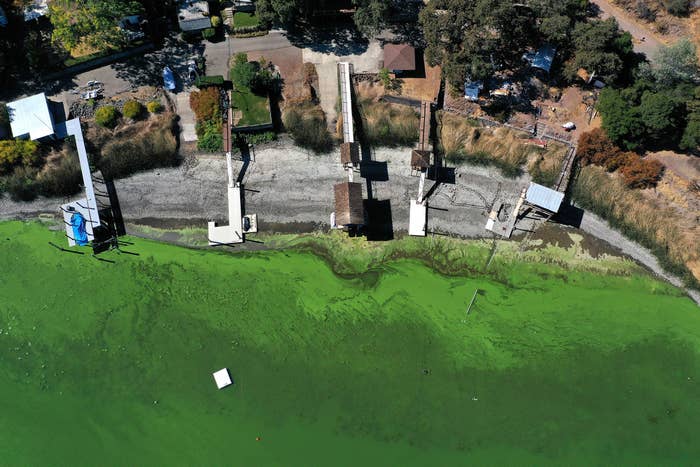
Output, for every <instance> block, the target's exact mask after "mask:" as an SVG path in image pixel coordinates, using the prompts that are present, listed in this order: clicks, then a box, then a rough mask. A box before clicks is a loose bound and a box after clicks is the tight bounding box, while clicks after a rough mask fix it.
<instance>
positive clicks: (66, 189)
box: [36, 150, 83, 196]
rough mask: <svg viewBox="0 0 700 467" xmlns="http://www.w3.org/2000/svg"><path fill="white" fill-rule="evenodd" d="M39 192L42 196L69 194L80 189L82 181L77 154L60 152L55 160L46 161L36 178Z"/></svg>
mask: <svg viewBox="0 0 700 467" xmlns="http://www.w3.org/2000/svg"><path fill="white" fill-rule="evenodd" d="M36 181H37V183H38V188H39V192H40V193H41V194H42V195H44V196H70V195H74V194H76V193H78V192H79V191H80V185H81V184H82V182H83V176H82V172H81V171H80V161H79V160H78V154H77V153H76V152H75V151H74V150H72V151H64V152H62V153H61V154H60V155H59V157H58V160H57V161H48V162H47V164H46V166H45V168H44V170H43V171H42V172H41V173H40V174H39V176H38V177H37V179H36Z"/></svg>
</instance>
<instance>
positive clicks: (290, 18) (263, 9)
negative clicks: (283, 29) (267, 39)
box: [255, 0, 304, 26]
mask: <svg viewBox="0 0 700 467" xmlns="http://www.w3.org/2000/svg"><path fill="white" fill-rule="evenodd" d="M255 8H256V12H257V15H258V17H259V18H260V20H261V21H263V22H265V23H267V24H272V23H281V24H283V25H287V26H288V25H290V24H292V23H294V21H295V20H297V19H298V18H299V17H300V16H301V15H302V12H303V10H304V0H258V1H257V2H256V3H255Z"/></svg>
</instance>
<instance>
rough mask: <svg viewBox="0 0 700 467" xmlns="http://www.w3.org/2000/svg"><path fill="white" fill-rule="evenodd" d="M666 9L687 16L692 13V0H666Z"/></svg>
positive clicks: (677, 14)
mask: <svg viewBox="0 0 700 467" xmlns="http://www.w3.org/2000/svg"><path fill="white" fill-rule="evenodd" d="M665 3H666V10H667V11H668V12H669V13H671V14H672V15H674V16H687V15H688V13H690V0H666V1H665Z"/></svg>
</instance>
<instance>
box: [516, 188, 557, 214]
mask: <svg viewBox="0 0 700 467" xmlns="http://www.w3.org/2000/svg"><path fill="white" fill-rule="evenodd" d="M525 200H526V201H527V202H528V203H530V204H533V205H535V206H538V207H541V208H543V209H546V210H547V211H550V212H554V213H556V212H558V211H559V207H560V206H561V202H562V201H563V200H564V193H560V192H558V191H555V190H552V189H551V188H547V187H546V186H542V185H538V184H537V183H530V186H529V187H528V189H527V193H526V194H525Z"/></svg>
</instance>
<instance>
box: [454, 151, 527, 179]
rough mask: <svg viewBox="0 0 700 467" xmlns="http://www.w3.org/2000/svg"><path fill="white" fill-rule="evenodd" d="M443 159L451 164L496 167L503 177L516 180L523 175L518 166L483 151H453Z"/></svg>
mask: <svg viewBox="0 0 700 467" xmlns="http://www.w3.org/2000/svg"><path fill="white" fill-rule="evenodd" d="M445 159H447V160H448V161H449V162H452V163H453V164H460V163H465V162H466V163H468V164H474V165H481V166H485V167H496V168H497V169H499V170H500V172H501V173H502V174H503V176H504V177H508V178H516V177H519V176H520V175H522V174H523V170H522V169H521V168H520V166H519V165H515V164H511V163H509V162H508V161H506V160H504V159H498V158H496V157H493V156H491V155H490V154H488V153H486V152H483V151H477V152H466V151H454V152H451V153H449V154H447V155H445Z"/></svg>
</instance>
